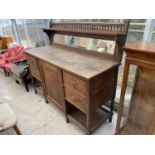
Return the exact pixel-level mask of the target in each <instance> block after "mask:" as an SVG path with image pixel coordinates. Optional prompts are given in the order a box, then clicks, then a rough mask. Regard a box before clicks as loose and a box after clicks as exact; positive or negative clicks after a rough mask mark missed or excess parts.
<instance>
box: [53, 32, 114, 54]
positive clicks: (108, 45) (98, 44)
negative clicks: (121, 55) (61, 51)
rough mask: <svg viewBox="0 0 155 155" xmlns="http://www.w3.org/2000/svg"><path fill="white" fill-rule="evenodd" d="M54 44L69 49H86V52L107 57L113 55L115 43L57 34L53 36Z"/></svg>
mask: <svg viewBox="0 0 155 155" xmlns="http://www.w3.org/2000/svg"><path fill="white" fill-rule="evenodd" d="M54 42H55V43H58V44H62V45H67V46H71V47H76V48H82V49H86V50H88V51H91V50H93V51H95V52H99V53H104V54H109V55H113V54H114V49H115V41H110V40H101V39H92V38H84V37H75V36H66V35H59V34H56V35H55V36H54Z"/></svg>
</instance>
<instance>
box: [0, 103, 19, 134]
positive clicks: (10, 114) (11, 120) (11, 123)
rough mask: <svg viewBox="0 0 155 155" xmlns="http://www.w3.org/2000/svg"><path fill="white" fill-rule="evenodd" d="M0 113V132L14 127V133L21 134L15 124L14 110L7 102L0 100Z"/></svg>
mask: <svg viewBox="0 0 155 155" xmlns="http://www.w3.org/2000/svg"><path fill="white" fill-rule="evenodd" d="M0 114H1V117H0V132H3V131H5V130H7V129H10V128H14V130H15V132H16V134H17V135H21V132H20V130H19V128H18V126H17V117H16V115H15V113H14V111H13V110H12V109H11V107H10V106H9V105H8V104H5V103H2V101H0Z"/></svg>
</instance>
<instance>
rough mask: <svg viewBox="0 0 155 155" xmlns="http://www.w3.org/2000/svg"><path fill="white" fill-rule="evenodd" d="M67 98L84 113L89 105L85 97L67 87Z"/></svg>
mask: <svg viewBox="0 0 155 155" xmlns="http://www.w3.org/2000/svg"><path fill="white" fill-rule="evenodd" d="M65 98H66V100H67V101H68V102H70V103H71V104H72V105H74V106H75V107H77V108H78V109H79V110H81V111H83V112H84V113H85V112H86V110H87V107H88V106H87V102H86V98H85V97H82V96H80V95H78V94H76V93H75V92H73V91H71V89H69V88H66V87H65Z"/></svg>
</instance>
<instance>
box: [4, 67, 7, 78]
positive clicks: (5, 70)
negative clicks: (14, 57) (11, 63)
mask: <svg viewBox="0 0 155 155" xmlns="http://www.w3.org/2000/svg"><path fill="white" fill-rule="evenodd" d="M3 70H4V73H5V76H6V77H7V73H6V70H5V68H3Z"/></svg>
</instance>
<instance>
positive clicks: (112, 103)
mask: <svg viewBox="0 0 155 155" xmlns="http://www.w3.org/2000/svg"><path fill="white" fill-rule="evenodd" d="M113 111H114V99H112V100H111V104H110V118H109V122H110V123H111V122H112V117H113V113H114V112H113Z"/></svg>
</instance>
